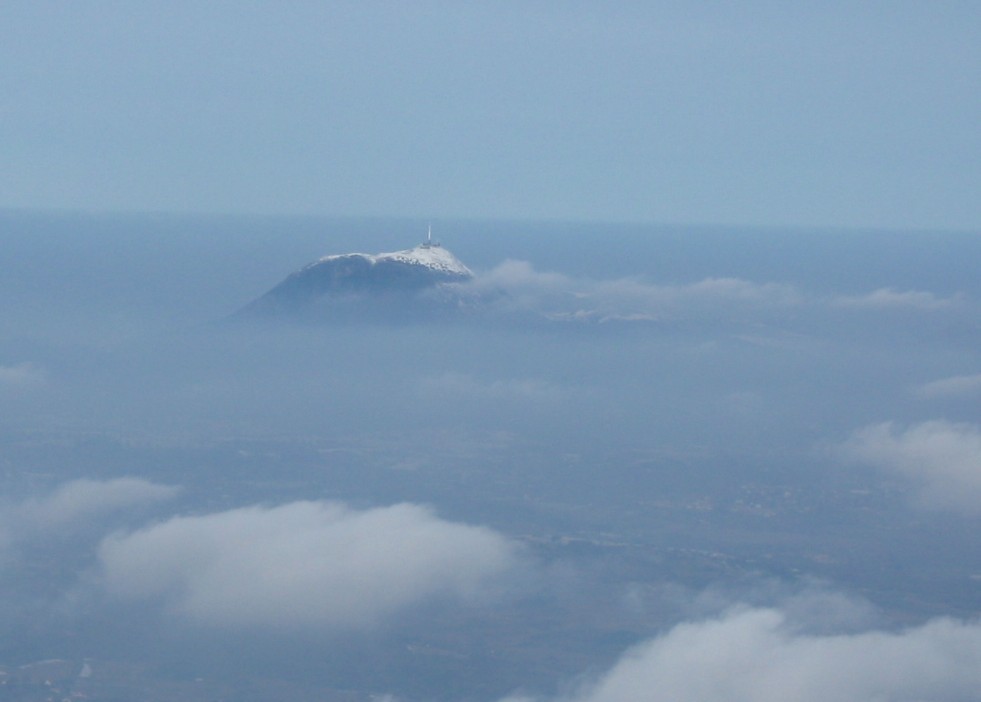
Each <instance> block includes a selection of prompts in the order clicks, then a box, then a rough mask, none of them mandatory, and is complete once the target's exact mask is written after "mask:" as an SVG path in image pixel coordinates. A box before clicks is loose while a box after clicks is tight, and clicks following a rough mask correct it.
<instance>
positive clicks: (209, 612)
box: [99, 502, 515, 629]
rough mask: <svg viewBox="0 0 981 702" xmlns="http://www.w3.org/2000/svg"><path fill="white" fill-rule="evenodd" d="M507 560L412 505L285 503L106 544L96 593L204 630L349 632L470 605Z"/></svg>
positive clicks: (494, 544)
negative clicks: (149, 605) (451, 604)
mask: <svg viewBox="0 0 981 702" xmlns="http://www.w3.org/2000/svg"><path fill="white" fill-rule="evenodd" d="M514 560H515V550H514V546H513V545H512V544H511V543H510V542H508V541H507V540H506V539H504V538H503V537H502V536H500V535H499V534H497V533H496V532H493V531H491V530H489V529H485V528H482V527H475V526H469V525H465V524H458V523H453V522H447V521H444V520H442V519H439V518H438V517H436V516H435V515H434V514H433V513H432V512H431V511H430V510H428V509H426V508H423V507H419V506H417V505H411V504H400V505H394V506H391V507H385V508H377V509H369V510H364V511H358V510H354V509H350V508H348V507H346V506H344V505H343V504H339V503H325V502H294V503H291V504H286V505H282V506H278V507H260V506H255V507H246V508H241V509H234V510H230V511H226V512H219V513H215V514H208V515H203V516H189V517H174V518H172V519H170V520H168V521H166V522H163V523H161V524H157V525H154V526H150V527H147V528H145V529H142V530H139V531H135V532H132V533H124V534H116V535H113V536H110V537H108V538H107V539H106V540H105V541H104V542H103V543H102V545H101V547H100V549H99V561H100V564H101V569H102V579H101V582H102V585H103V587H104V588H105V590H106V592H108V593H109V594H111V595H113V596H116V597H119V598H124V599H129V600H155V601H160V602H162V603H163V604H164V606H166V607H168V608H169V609H170V610H171V611H173V612H175V613H177V614H179V615H182V616H184V617H186V618H188V619H190V620H192V621H194V622H198V623H202V624H213V625H232V626H235V625H241V626H272V627H310V626H313V627H322V628H327V629H337V628H339V629H354V628H360V627H365V626H370V625H372V624H375V623H377V622H379V621H381V620H383V619H385V618H386V617H389V616H391V615H393V614H395V613H396V612H398V611H399V610H401V609H403V608H405V607H408V606H410V605H412V604H415V603H419V602H421V601H423V600H426V599H428V598H430V597H435V596H447V597H455V598H461V597H462V598H467V597H470V596H472V595H475V594H478V593H479V592H480V591H481V589H482V587H484V586H485V585H486V584H487V583H488V582H489V581H490V580H491V579H492V578H493V577H495V576H497V575H500V574H502V573H504V572H505V571H506V570H507V569H508V568H509V567H511V566H512V565H513V563H514Z"/></svg>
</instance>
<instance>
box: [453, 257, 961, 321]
mask: <svg viewBox="0 0 981 702" xmlns="http://www.w3.org/2000/svg"><path fill="white" fill-rule="evenodd" d="M469 285H470V286H472V287H473V288H474V289H476V290H483V291H504V292H506V293H507V295H506V296H505V297H503V298H500V299H499V300H498V304H499V305H501V306H502V307H504V308H506V309H509V310H511V311H525V312H529V311H533V312H536V313H539V314H544V315H545V316H547V317H550V318H553V319H568V320H583V319H590V320H594V321H613V320H622V321H638V320H648V321H650V320H662V319H678V318H700V317H706V318H713V317H714V316H716V315H719V314H725V315H731V314H733V313H735V312H736V311H739V312H740V314H744V313H746V312H748V311H754V312H755V313H757V314H761V313H764V312H770V313H772V312H779V311H781V310H783V311H786V310H788V309H790V308H801V307H806V306H811V307H815V308H830V309H839V310H880V311H888V310H893V311H919V312H922V311H935V310H942V309H946V308H950V307H953V306H955V305H957V304H958V303H960V302H963V299H964V298H963V296H961V295H955V296H952V297H941V296H939V295H936V294H934V293H932V292H928V291H921V290H897V289H895V288H879V289H877V290H874V291H872V292H870V293H867V294H861V295H851V296H845V295H841V296H836V297H822V296H817V295H808V294H806V293H805V292H802V291H801V290H799V289H798V288H797V287H795V286H793V285H789V284H785V283H774V282H767V283H759V282H755V281H751V280H745V279H742V278H730V277H720V278H706V279H703V280H700V281H696V282H692V283H681V284H655V283H650V282H647V281H644V280H641V279H638V278H621V279H615V280H588V279H578V278H573V277H570V276H567V275H564V274H561V273H553V272H543V271H538V270H536V269H535V268H534V267H533V266H532V265H531V264H530V263H528V262H526V261H513V260H512V261H505V262H504V263H502V264H501V265H499V266H497V267H495V268H494V269H492V270H490V271H488V272H487V273H484V274H483V275H481V276H479V277H478V278H477V279H476V280H475V281H474V282H473V283H471V284H469Z"/></svg>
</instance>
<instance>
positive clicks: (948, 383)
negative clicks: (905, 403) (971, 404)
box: [916, 373, 981, 397]
mask: <svg viewBox="0 0 981 702" xmlns="http://www.w3.org/2000/svg"><path fill="white" fill-rule="evenodd" d="M916 390H917V393H918V394H919V395H921V396H922V397H955V396H965V395H978V394H981V373H977V374H975V375H955V376H953V377H950V378H943V379H941V380H934V381H931V382H929V383H924V384H923V385H920V386H919V387H918V388H917V389H916Z"/></svg>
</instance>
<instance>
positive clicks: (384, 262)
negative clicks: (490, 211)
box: [236, 242, 473, 321]
mask: <svg viewBox="0 0 981 702" xmlns="http://www.w3.org/2000/svg"><path fill="white" fill-rule="evenodd" d="M472 278H473V273H472V272H471V270H470V269H469V268H467V267H466V266H465V265H464V264H463V263H462V262H461V261H460V260H459V259H458V258H457V257H456V256H454V255H453V254H452V253H451V252H450V251H449V250H448V249H445V248H443V247H442V246H440V245H439V244H436V243H429V242H427V243H424V244H420V245H419V246H416V247H415V248H412V249H406V250H404V251H394V252H391V253H381V254H364V253H349V254H339V255H332V256H324V257H323V258H321V259H320V260H318V261H314V262H313V263H311V264H309V265H307V266H304V267H303V268H301V269H300V270H298V271H296V272H294V273H292V274H290V275H289V276H288V277H287V278H286V279H285V280H284V281H283V282H281V283H280V284H279V285H277V286H276V287H274V288H273V289H272V290H270V291H269V292H267V293H266V294H265V295H263V296H262V297H260V298H258V299H257V300H255V301H253V302H252V303H250V304H249V305H248V306H246V307H245V308H244V309H243V310H241V311H240V312H239V313H238V315H236V316H237V317H256V316H259V317H273V318H284V319H289V318H293V319H304V320H312V321H316V320H335V319H348V318H351V319H359V318H368V319H372V318H382V319H388V320H398V319H409V320H411V319H419V318H431V317H438V316H444V315H446V314H447V313H450V312H453V311H458V310H459V309H460V308H461V307H465V306H466V304H467V295H466V294H465V293H464V291H463V289H462V285H461V284H462V283H466V282H467V281H469V280H471V279H472Z"/></svg>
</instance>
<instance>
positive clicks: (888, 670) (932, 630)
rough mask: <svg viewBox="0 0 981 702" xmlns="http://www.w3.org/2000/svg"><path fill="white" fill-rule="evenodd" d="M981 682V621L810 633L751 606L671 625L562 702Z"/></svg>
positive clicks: (904, 689)
mask: <svg viewBox="0 0 981 702" xmlns="http://www.w3.org/2000/svg"><path fill="white" fill-rule="evenodd" d="M979 690H981V624H979V623H978V622H970V623H965V622H958V621H954V620H951V619H935V620H933V621H930V622H928V623H927V624H925V625H923V626H920V627H917V628H912V629H907V630H905V631H899V632H886V631H866V632H861V633H851V634H828V635H814V634H807V633H803V632H801V631H800V630H799V629H797V628H796V627H795V626H793V625H792V624H791V623H790V622H789V621H788V618H787V616H786V615H785V614H784V613H783V612H781V611H780V610H777V609H769V608H757V609H737V610H732V611H730V612H729V613H727V614H725V615H723V616H722V617H720V618H718V619H714V620H710V621H702V622H696V623H685V624H681V625H679V626H676V627H675V628H674V629H672V630H671V631H669V632H668V633H667V634H665V635H664V636H661V637H659V638H656V639H654V640H652V641H649V642H647V643H644V644H641V645H639V646H637V647H635V648H633V649H631V650H630V651H628V652H627V653H626V654H625V655H624V656H623V657H622V658H621V659H620V661H619V662H618V663H617V664H616V665H615V666H614V667H613V668H612V669H611V670H610V671H608V672H607V673H606V674H605V675H603V676H602V677H601V678H600V679H599V680H598V681H596V682H593V683H591V684H588V685H585V686H583V687H581V688H580V689H579V690H578V691H576V692H575V693H573V694H571V695H568V696H566V697H563V698H562V702H637V700H664V701H666V702H667V701H670V702H787V701H788V700H793V701H794V702H867V701H875V702H887V701H888V702H914V701H920V700H931V701H933V702H969V701H974V700H977V699H978V691H979ZM519 699H524V700H530V699H531V698H511V700H512V702H517V700H519Z"/></svg>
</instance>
